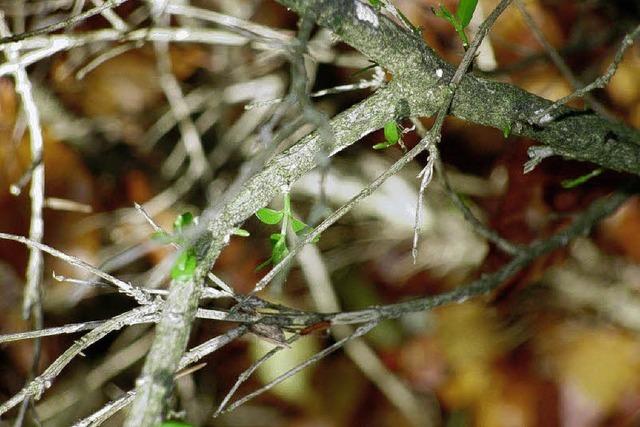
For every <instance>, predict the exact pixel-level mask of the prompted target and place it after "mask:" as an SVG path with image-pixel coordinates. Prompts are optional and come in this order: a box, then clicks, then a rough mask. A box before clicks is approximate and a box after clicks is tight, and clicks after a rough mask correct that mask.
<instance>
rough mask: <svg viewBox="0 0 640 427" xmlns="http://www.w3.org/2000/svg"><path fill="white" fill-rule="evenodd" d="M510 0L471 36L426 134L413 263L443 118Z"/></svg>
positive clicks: (412, 250) (496, 10) (414, 234)
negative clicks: (430, 142) (426, 153)
mask: <svg viewBox="0 0 640 427" xmlns="http://www.w3.org/2000/svg"><path fill="white" fill-rule="evenodd" d="M512 1H513V0H502V1H501V2H500V3H499V4H498V5H497V6H496V7H495V9H493V10H492V11H491V13H490V14H489V16H487V18H486V19H485V20H484V22H483V23H482V24H481V25H480V28H478V32H477V33H476V36H475V37H474V38H473V41H472V42H471V45H470V46H469V48H468V49H467V51H466V52H465V54H464V56H463V57H462V61H460V64H459V65H458V68H457V69H456V71H455V73H454V74H453V77H452V78H451V80H450V82H449V94H448V95H447V96H446V97H445V99H444V101H443V105H442V106H441V107H440V110H439V111H438V115H437V117H436V121H435V123H434V124H433V126H432V127H431V129H430V130H429V134H428V135H429V137H430V138H431V139H432V140H433V141H434V148H430V151H429V160H428V162H427V165H426V166H425V167H424V168H423V170H422V171H421V172H420V175H418V176H419V177H420V176H422V181H421V183H420V190H419V191H420V193H419V196H418V205H417V206H416V221H415V223H414V226H413V247H412V249H411V254H412V256H413V262H414V263H415V262H416V259H417V256H418V236H419V226H420V222H419V221H420V210H421V209H422V193H424V191H425V189H426V187H427V185H428V184H429V181H430V180H431V177H432V175H433V168H434V165H435V161H436V159H437V157H438V154H437V150H436V149H435V145H437V144H438V142H439V141H440V139H441V134H442V125H443V124H444V119H445V117H446V116H447V114H449V109H450V108H451V104H452V103H453V98H454V96H455V93H456V90H457V89H458V86H459V85H460V82H461V81H462V78H463V77H464V75H465V74H466V72H467V70H468V69H469V67H470V66H471V63H472V62H473V60H474V58H475V55H476V52H477V51H478V48H479V47H480V44H481V43H482V40H484V38H485V37H486V36H487V34H488V33H489V30H490V29H491V27H493V24H494V23H495V22H496V20H497V19H498V17H499V16H500V15H502V12H504V11H505V9H506V8H507V7H509V5H510V4H511V2H512Z"/></svg>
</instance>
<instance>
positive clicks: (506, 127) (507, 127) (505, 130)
mask: <svg viewBox="0 0 640 427" xmlns="http://www.w3.org/2000/svg"><path fill="white" fill-rule="evenodd" d="M502 135H504V137H505V138H509V135H511V123H507V124H506V125H504V126H503V127H502Z"/></svg>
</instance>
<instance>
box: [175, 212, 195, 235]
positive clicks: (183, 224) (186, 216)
mask: <svg viewBox="0 0 640 427" xmlns="http://www.w3.org/2000/svg"><path fill="white" fill-rule="evenodd" d="M191 224H193V214H192V213H191V212H185V213H183V214H182V215H178V217H177V218H176V220H175V221H173V231H174V232H176V233H182V231H183V230H184V229H185V228H187V227H188V226H190V225H191Z"/></svg>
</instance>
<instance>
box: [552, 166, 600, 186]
mask: <svg viewBox="0 0 640 427" xmlns="http://www.w3.org/2000/svg"><path fill="white" fill-rule="evenodd" d="M602 172H604V169H602V168H598V169H594V170H592V171H591V172H589V173H588V174H586V175H582V176H579V177H578V178H575V179H565V180H564V181H562V183H561V184H562V187H563V188H575V187H577V186H579V185H582V184H584V183H585V182H587V181H589V180H590V179H591V178H594V177H596V176H598V175H600V174H601V173H602Z"/></svg>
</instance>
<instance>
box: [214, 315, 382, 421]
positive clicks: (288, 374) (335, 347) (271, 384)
mask: <svg viewBox="0 0 640 427" xmlns="http://www.w3.org/2000/svg"><path fill="white" fill-rule="evenodd" d="M377 324H378V321H372V322H369V323H366V324H364V325H362V326H359V327H358V328H357V329H356V330H355V331H354V332H353V333H352V334H351V335H349V336H347V337H344V338H342V339H341V340H339V341H337V342H335V343H334V344H332V345H330V346H329V347H327V348H325V349H323V350H322V351H320V352H318V353H316V354H315V355H313V356H312V357H310V358H309V359H307V360H305V361H304V362H303V363H301V364H299V365H298V366H296V367H294V368H292V369H290V370H288V371H287V372H285V373H283V374H282V375H280V376H278V377H277V378H275V379H274V380H272V381H270V382H269V383H267V384H265V385H264V386H262V387H260V388H259V389H258V390H256V391H254V392H252V393H249V394H248V395H246V396H245V397H243V398H242V399H239V400H236V401H235V402H233V403H232V404H231V405H229V406H228V407H227V409H225V410H224V411H222V413H225V412H231V411H233V410H234V409H236V408H237V407H238V406H240V405H243V404H244V403H246V402H248V401H249V400H251V399H253V398H254V397H256V396H259V395H261V394H262V393H264V392H266V391H268V390H270V389H272V388H273V387H275V386H276V385H278V384H280V383H281V382H282V381H284V380H286V379H288V378H291V377H292V376H294V375H295V374H297V373H298V372H300V371H301V370H303V369H305V368H306V367H308V366H310V365H312V364H314V363H316V362H317V361H319V360H320V359H322V358H324V357H325V356H327V355H329V354H331V353H333V352H334V351H336V350H338V349H340V348H341V347H342V346H343V345H345V344H346V343H347V342H348V341H350V340H352V339H354V338H358V337H361V336H363V335H364V334H366V333H367V332H369V331H370V330H371V329H373V328H374V327H375V326H376V325H377Z"/></svg>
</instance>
